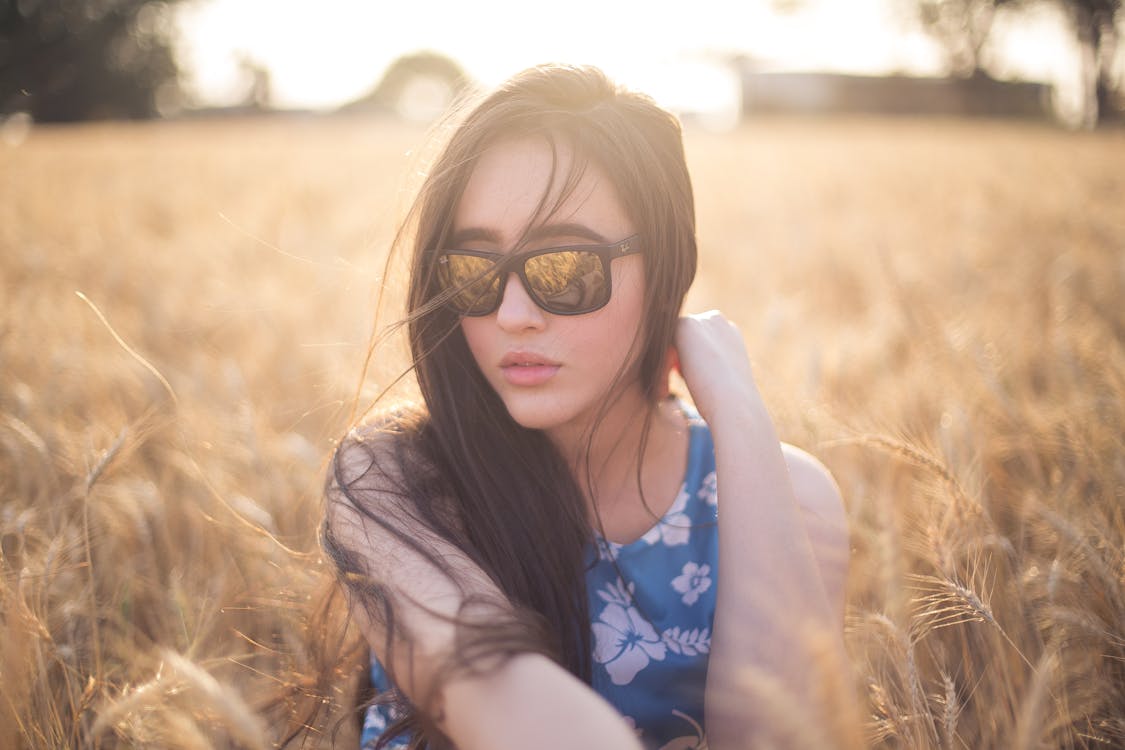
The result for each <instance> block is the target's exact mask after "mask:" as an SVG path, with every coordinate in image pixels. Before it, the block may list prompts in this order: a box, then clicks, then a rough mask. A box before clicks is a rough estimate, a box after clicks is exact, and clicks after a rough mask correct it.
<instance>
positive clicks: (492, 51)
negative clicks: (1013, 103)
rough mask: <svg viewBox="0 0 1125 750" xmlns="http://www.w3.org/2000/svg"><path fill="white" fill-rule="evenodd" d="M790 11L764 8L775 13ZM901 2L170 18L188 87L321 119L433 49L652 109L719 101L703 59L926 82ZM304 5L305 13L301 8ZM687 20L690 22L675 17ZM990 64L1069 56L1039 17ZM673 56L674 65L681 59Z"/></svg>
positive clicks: (1070, 69)
mask: <svg viewBox="0 0 1125 750" xmlns="http://www.w3.org/2000/svg"><path fill="white" fill-rule="evenodd" d="M778 5H789V6H797V10H792V11H789V12H785V11H778V10H776V9H775V6H778ZM909 6H910V3H909V2H908V0H798V1H797V2H793V0H790V2H788V3H779V2H777V1H776V0H774V2H770V0H678V1H677V2H669V1H667V0H647V1H646V2H642V1H640V0H567V2H566V3H565V4H558V7H556V8H552V7H551V6H550V5H547V4H536V5H531V4H528V3H526V2H513V1H512V0H471V1H469V2H466V1H465V0H454V1H443V2H438V1H435V0H414V1H411V0H405V1H404V2H396V3H388V2H384V1H383V0H319V1H318V2H316V3H311V2H308V0H189V2H187V3H185V4H183V5H182V6H179V7H178V8H177V10H176V13H177V17H176V18H177V22H178V26H179V28H180V31H181V35H182V40H181V48H180V56H181V60H182V62H183V63H184V66H185V67H186V69H187V70H188V74H189V91H190V92H192V93H193V95H194V96H195V98H196V99H197V100H198V101H199V102H201V103H204V104H213V105H220V104H231V103H234V102H236V101H238V100H239V99H240V98H241V97H242V96H243V95H244V94H245V91H246V88H247V79H246V74H245V73H244V72H241V71H240V67H239V60H251V61H253V62H254V63H256V64H259V65H262V66H264V67H265V68H267V69H268V70H269V72H270V75H271V84H272V93H273V103H274V104H275V105H277V106H282V107H302V108H331V107H334V106H337V105H339V104H342V103H344V102H346V101H349V100H351V99H354V98H357V97H358V96H360V95H362V94H363V93H365V92H366V91H369V90H370V89H371V88H373V87H374V85H375V84H377V83H378V81H379V78H380V76H381V75H382V73H383V71H384V70H385V69H386V67H387V66H388V65H389V64H390V63H391V62H392V61H394V60H395V59H396V58H397V57H399V56H401V55H403V54H408V53H411V52H416V51H420V50H432V51H437V52H441V53H444V54H446V55H448V56H450V57H452V58H453V59H454V60H456V61H457V62H458V63H460V64H461V65H462V67H464V68H465V70H466V71H467V72H468V73H469V74H470V75H472V76H473V77H474V78H476V79H477V80H478V81H480V82H481V83H483V84H485V85H489V84H493V83H497V82H499V81H501V80H503V79H504V78H505V77H507V76H508V75H511V74H512V73H514V72H516V71H518V70H520V69H522V68H524V67H527V66H529V65H533V64H536V63H540V62H546V61H565V62H576V63H593V64H596V65H600V66H601V67H603V68H604V69H605V70H606V71H607V72H608V73H610V74H611V75H612V76H613V77H615V78H617V79H618V80H620V81H622V82H624V83H626V84H630V85H633V86H635V87H637V88H640V89H642V90H645V91H647V92H648V93H650V94H652V95H653V96H654V97H655V98H656V99H658V100H663V103H666V104H673V105H674V104H675V103H676V101H675V100H677V99H680V100H682V99H685V98H693V99H695V100H697V101H701V102H712V103H713V104H714V106H727V105H728V104H729V102H728V101H726V99H728V98H729V96H730V91H729V87H730V86H733V81H732V80H728V81H724V80H723V78H722V76H721V75H720V74H718V73H717V72H716V71H717V67H716V66H715V65H714V64H713V63H712V62H710V61H714V60H716V59H718V57H720V56H722V55H725V54H732V53H742V54H748V55H750V56H751V57H752V58H753V59H755V60H756V61H758V62H759V63H760V64H761V65H762V66H763V68H766V69H775V70H820V71H837V72H849V73H861V74H883V73H890V72H901V73H908V74H914V75H941V74H943V73H944V72H945V71H944V67H943V66H944V58H943V56H942V53H941V50H940V48H939V47H938V46H937V45H936V44H935V43H934V42H933V41H932V40H931V39H930V38H929V37H927V36H926V35H925V34H924V33H923V32H922V31H921V30H919V29H918V28H916V25H913V24H911V23H910V20H909V19H910V16H909V10H908V9H909ZM313 8H315V12H312V11H311V9H313ZM688 9H690V12H688ZM994 37H995V39H996V43H995V44H994V45H993V46H992V48H991V49H990V55H991V59H992V60H993V66H992V69H993V70H995V71H996V72H997V73H999V74H1001V75H1003V76H1006V77H1013V78H1020V79H1024V80H1038V81H1044V82H1049V83H1055V84H1056V85H1058V86H1059V87H1060V88H1061V89H1062V90H1063V92H1064V93H1065V92H1066V91H1068V90H1069V89H1073V88H1074V87H1075V86H1076V85H1077V82H1078V77H1079V65H1078V57H1077V52H1076V50H1075V45H1074V43H1073V41H1072V40H1071V37H1070V35H1069V34H1068V32H1067V30H1066V28H1065V24H1064V22H1063V19H1062V17H1061V16H1060V14H1059V13H1058V12H1056V11H1053V10H1052V9H1050V8H1048V7H1045V6H1044V7H1042V8H1040V9H1038V10H1036V11H1033V12H1029V13H1024V14H1021V15H1019V16H1018V17H1017V16H1015V15H1012V16H1001V17H999V18H998V20H997V24H996V26H995V34H994ZM685 61H688V62H687V63H685Z"/></svg>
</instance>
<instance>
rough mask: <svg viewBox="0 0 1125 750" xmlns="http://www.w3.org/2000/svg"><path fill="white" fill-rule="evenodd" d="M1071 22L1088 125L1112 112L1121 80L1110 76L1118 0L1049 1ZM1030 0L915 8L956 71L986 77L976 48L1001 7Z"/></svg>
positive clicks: (955, 1) (925, 1)
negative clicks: (1079, 51) (1081, 71)
mask: <svg viewBox="0 0 1125 750" xmlns="http://www.w3.org/2000/svg"><path fill="white" fill-rule="evenodd" d="M1050 2H1053V3H1055V5H1056V6H1057V7H1060V8H1061V9H1062V10H1063V11H1064V13H1066V15H1067V18H1068V19H1069V20H1070V24H1071V29H1072V31H1073V33H1074V34H1075V36H1076V37H1077V39H1078V43H1079V45H1080V47H1081V49H1082V50H1083V61H1082V64H1083V69H1084V82H1085V87H1086V91H1085V97H1084V98H1085V101H1086V105H1085V116H1084V123H1083V124H1084V125H1086V126H1087V127H1093V126H1094V125H1096V124H1097V122H1098V118H1099V115H1101V116H1105V115H1106V114H1108V113H1110V112H1112V111H1113V103H1114V98H1115V96H1120V91H1121V83H1122V82H1121V81H1118V80H1116V79H1115V78H1114V67H1113V66H1114V55H1115V54H1116V51H1117V43H1118V23H1119V22H1121V21H1122V16H1123V11H1122V0H1050ZM1029 4H1030V0H916V1H915V3H914V8H915V10H916V12H917V17H918V18H919V20H921V22H922V25H923V26H924V27H925V29H926V30H927V31H928V32H930V34H931V35H933V36H934V38H935V39H937V40H938V41H939V42H940V43H941V44H942V46H943V47H944V48H945V50H946V52H947V54H948V56H949V65H950V70H951V71H952V72H953V73H954V74H955V75H962V76H983V75H987V73H986V71H985V70H984V69H983V66H982V61H981V54H980V53H981V49H982V48H983V47H984V44H985V42H987V41H988V36H989V33H990V32H991V30H992V22H993V20H994V18H995V16H996V12H997V11H998V10H999V9H1000V8H1002V7H1005V6H1007V7H1012V8H1016V7H1019V6H1020V5H1029Z"/></svg>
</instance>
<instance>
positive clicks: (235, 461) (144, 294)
mask: <svg viewBox="0 0 1125 750" xmlns="http://www.w3.org/2000/svg"><path fill="white" fill-rule="evenodd" d="M423 142H424V141H423V137H422V134H421V133H419V132H417V131H414V130H410V129H407V128H402V127H398V126H395V125H392V124H389V123H386V122H381V121H371V120H363V119H352V120H347V119H343V120H335V121H318V120H306V121H290V122H265V121H262V122H255V121H246V122H198V123H153V124H137V125H92V126H82V127H74V128H37V129H35V130H33V132H32V133H31V135H30V136H29V138H28V139H27V140H26V141H25V142H23V143H22V144H20V145H18V146H10V145H6V146H3V147H0V304H2V309H3V313H4V314H3V316H0V553H2V560H0V623H2V626H0V627H2V631H3V632H2V637H0V644H2V645H0V747H13V748H17V747H29V748H30V747H34V748H39V747H58V746H81V745H86V746H101V747H116V746H134V745H152V746H160V747H176V748H194V747H247V748H256V747H270V746H272V745H273V743H275V742H276V741H277V740H278V738H279V733H280V730H279V727H280V726H282V725H283V724H284V722H279V721H278V720H277V714H276V713H275V712H271V711H268V710H267V708H266V706H265V703H266V697H267V696H269V695H270V694H271V693H272V692H273V691H275V690H276V689H278V688H281V689H284V688H286V687H291V688H294V690H295V692H297V693H300V692H301V690H303V689H304V688H305V687H307V686H306V685H305V682H309V684H311V680H312V678H313V677H315V675H313V674H311V673H310V672H311V670H312V666H311V664H312V662H310V661H309V657H308V655H307V654H306V652H305V649H304V643H305V640H306V636H307V629H308V628H309V627H310V626H311V625H310V622H311V621H310V620H309V615H308V612H309V609H310V601H311V599H310V598H311V597H315V595H316V592H317V591H318V590H319V587H320V586H321V584H322V583H323V581H324V579H325V575H326V570H325V566H324V564H323V562H322V561H321V559H320V556H319V554H318V551H317V549H316V545H315V531H314V530H315V527H316V525H317V522H318V511H319V507H318V502H319V494H320V490H321V484H322V477H323V470H324V462H325V460H326V458H327V456H328V455H329V453H330V451H331V449H332V445H333V440H334V438H335V437H336V436H337V435H338V434H339V433H340V432H341V431H342V429H343V427H344V425H345V424H346V422H347V419H348V415H349V410H350V407H351V404H352V401H353V398H354V396H355V394H356V391H357V384H356V382H355V381H356V378H357V377H358V374H359V371H360V366H361V363H362V360H363V356H364V353H365V348H366V343H367V340H368V335H369V333H370V330H371V326H372V315H373V312H374V307H375V306H374V299H375V294H376V291H377V289H378V286H379V283H380V281H381V280H380V274H381V272H382V262H381V258H382V252H383V249H384V248H385V246H386V243H387V241H388V239H389V237H390V235H391V233H392V232H393V230H394V226H395V221H396V219H397V217H398V216H399V215H400V214H401V210H402V208H403V207H404V206H405V204H406V202H407V198H408V195H407V193H406V192H405V190H406V189H407V188H408V187H409V185H410V184H411V181H412V175H411V170H412V169H413V164H414V160H413V159H412V158H411V157H410V156H409V155H408V153H407V152H408V151H410V150H412V149H416V148H418V147H420V146H421V145H422V144H423ZM687 148H688V156H689V161H690V163H691V168H692V173H693V175H694V179H695V186H696V191H697V206H698V215H699V236H700V241H701V248H702V259H701V268H700V275H699V278H698V282H697V285H696V287H695V289H694V290H693V292H692V293H691V295H690V296H689V307H690V308H691V309H693V310H699V309H705V308H709V307H718V308H720V309H723V310H724V311H725V312H726V313H727V314H728V315H729V316H730V317H732V318H733V319H734V320H736V321H737V322H738V323H739V324H740V326H741V327H742V329H743V332H744V333H745V335H746V338H747V342H748V345H749V348H750V350H751V353H752V356H753V359H754V364H755V372H756V375H757V377H758V378H759V381H760V385H761V387H762V389H763V392H764V393H765V395H766V397H767V402H768V403H769V404H770V406H771V409H772V410H773V412H774V415H775V419H776V421H777V422H778V425H779V429H780V431H781V433H782V435H783V437H784V438H785V439H787V440H789V441H791V442H794V443H797V444H798V445H801V446H803V447H806V448H808V449H810V450H812V451H813V452H814V453H816V454H817V455H819V456H820V457H821V458H822V459H823V460H824V461H825V462H826V463H827V464H828V465H829V467H830V468H831V469H832V470H833V472H834V474H835V475H836V477H837V479H838V481H839V482H840V484H841V487H842V489H843V491H844V495H845V498H846V501H847V505H848V512H849V516H850V521H851V532H852V544H853V556H852V569H851V576H850V579H849V592H848V632H847V638H848V645H849V650H850V652H851V656H852V659H853V663H854V671H855V677H856V686H857V692H858V693H859V695H860V697H861V704H862V707H863V708H862V712H861V715H860V716H859V717H852V718H856V719H857V720H858V721H860V722H861V723H862V725H863V728H864V732H865V741H864V743H863V744H864V745H866V746H870V747H876V748H897V747H911V748H1042V747H1051V748H1055V747H1058V748H1074V747H1082V748H1085V747H1089V748H1103V747H1105V748H1108V747H1119V746H1122V745H1123V744H1125V719H1122V717H1123V716H1125V305H1122V304H1121V300H1122V299H1123V298H1125V260H1123V259H1125V210H1123V209H1122V208H1121V207H1122V206H1125V134H1123V133H1121V132H1113V131H1107V132H1100V133H1082V134H1074V133H1066V132H1061V131H1058V130H1054V129H1050V128H1046V127H1040V126H1034V125H1023V124H1011V123H995V122H976V123H967V122H958V121H931V120H907V119H902V120H825V121H816V120H783V119H779V120H764V121H761V122H755V123H752V124H749V125H747V126H746V127H744V128H743V129H741V130H739V131H738V132H736V133H733V134H726V135H715V134H707V133H700V132H690V133H689V135H688V138H687ZM79 293H80V294H79ZM399 364H400V363H399V362H395V361H390V360H386V359H381V360H379V361H377V362H375V366H374V368H373V371H372V374H371V377H370V378H369V381H368V382H367V383H366V384H365V385H364V386H363V388H362V392H363V395H364V396H365V395H369V394H370V393H371V392H373V391H374V390H376V389H377V388H378V387H380V386H381V385H385V384H386V383H387V382H389V380H390V379H391V378H392V377H393V376H394V375H395V374H396V372H397V370H396V366H397V365H399ZM361 400H362V398H361ZM358 663H359V662H358V661H357V660H355V659H353V660H352V661H351V662H348V663H346V664H343V665H342V666H341V667H340V671H339V672H338V673H336V674H330V675H326V676H324V677H325V680H324V681H323V682H324V684H325V685H329V686H331V690H328V691H327V692H325V693H324V695H323V697H324V698H326V699H327V700H328V701H329V705H330V706H333V707H334V712H333V714H332V715H333V717H341V716H346V715H347V711H348V707H349V706H350V703H351V701H353V700H354V696H353V694H352V690H353V688H354V681H355V678H356V677H357V675H358V674H359V671H357V666H358ZM301 677H304V678H308V679H307V680H305V681H302V680H301V679H300V678H301ZM302 686H304V687H302ZM317 695H318V697H320V694H319V693H318V694H317ZM775 702H777V703H778V706H777V710H778V712H781V713H783V712H785V711H789V712H790V713H791V716H790V717H789V718H790V722H789V723H790V724H791V725H792V726H793V727H794V732H797V731H805V732H811V733H812V734H815V731H814V730H813V729H811V728H808V727H801V726H800V722H799V721H798V720H799V718H800V710H801V708H800V705H799V704H797V703H793V702H792V701H790V703H789V704H786V703H785V701H784V700H781V699H779V698H776V696H775ZM282 711H283V713H284V707H283V709H282ZM334 721H335V719H333V720H332V721H326V722H324V723H323V724H322V725H321V726H318V727H316V728H313V729H309V730H307V731H305V732H304V733H303V737H304V738H306V739H308V740H309V741H310V742H311V743H312V744H318V743H319V744H327V743H328V742H329V741H331V740H332V739H333V737H334V738H335V739H336V740H337V741H338V742H339V744H341V745H347V744H348V742H349V741H351V740H350V739H349V732H351V731H352V727H351V724H350V722H347V721H345V722H344V723H343V724H340V725H338V726H335V724H334ZM845 723H846V722H845ZM333 728H335V729H336V731H337V734H335V735H332V734H331V733H330V732H331V730H333ZM795 736H796V735H795ZM807 736H812V735H811V734H809V735H807ZM829 736H833V735H829ZM835 736H839V735H835Z"/></svg>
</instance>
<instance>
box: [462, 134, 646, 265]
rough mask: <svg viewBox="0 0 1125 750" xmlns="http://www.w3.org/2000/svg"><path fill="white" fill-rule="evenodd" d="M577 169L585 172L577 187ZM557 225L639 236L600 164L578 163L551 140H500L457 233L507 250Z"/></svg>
mask: <svg viewBox="0 0 1125 750" xmlns="http://www.w3.org/2000/svg"><path fill="white" fill-rule="evenodd" d="M575 167H580V168H581V169H582V172H581V177H580V178H579V179H578V180H577V182H576V183H575V182H572V179H573V178H572V174H573V172H574V169H575ZM568 183H569V184H568ZM564 192H565V195H564ZM560 198H562V200H561V202H560ZM556 224H557V225H561V224H577V225H580V226H583V227H586V228H588V229H590V230H592V232H594V233H596V234H599V235H601V236H603V237H606V238H608V239H609V240H618V239H621V238H622V237H627V236H628V235H630V234H633V233H634V232H633V225H632V222H631V221H630V220H629V217H628V215H627V214H626V211H625V207H624V206H623V205H622V203H621V200H620V197H619V196H618V194H617V189H616V188H615V187H614V185H613V182H612V181H611V180H610V179H609V177H608V175H606V173H605V171H604V170H603V169H602V168H601V167H600V166H599V165H598V164H597V163H595V162H593V161H587V162H586V163H585V164H583V163H582V162H581V160H577V161H576V155H575V153H574V151H573V149H571V148H570V147H569V146H568V145H566V144H564V143H555V144H554V149H553V150H552V145H551V143H550V142H548V141H547V140H546V139H545V138H531V137H529V138H519V139H512V140H503V141H500V142H498V143H496V144H494V145H493V146H491V147H489V148H488V149H487V150H486V151H485V152H484V153H483V154H481V156H480V158H479V159H478V160H477V163H476V165H475V167H474V168H473V171H472V173H471V175H470V177H469V180H468V182H467V183H466V185H465V190H464V192H462V194H461V198H460V200H459V201H458V204H457V208H456V210H455V213H454V217H453V231H454V233H455V234H466V235H471V236H488V237H491V238H492V241H493V242H494V243H495V244H497V245H499V246H500V247H501V248H511V247H513V246H514V245H515V244H517V243H518V242H519V241H520V239H521V238H523V237H524V236H525V235H526V234H527V233H528V231H529V230H531V229H539V228H549V227H550V226H552V225H556ZM536 234H542V233H541V232H536ZM548 234H549V233H548ZM564 235H565V233H563V234H560V235H559V237H558V238H559V239H566V238H567V237H566V236H564Z"/></svg>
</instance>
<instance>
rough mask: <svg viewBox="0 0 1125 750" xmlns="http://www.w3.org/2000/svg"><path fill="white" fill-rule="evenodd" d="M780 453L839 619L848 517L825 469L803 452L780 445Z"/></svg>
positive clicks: (847, 549)
mask: <svg viewBox="0 0 1125 750" xmlns="http://www.w3.org/2000/svg"><path fill="white" fill-rule="evenodd" d="M781 453H782V455H783V456H784V457H785V463H786V465H787V466H788V468H789V480H790V482H792V484H793V495H794V496H795V498H796V500H797V504H798V505H799V506H800V507H801V511H802V515H803V517H804V521H805V530H806V532H807V533H808V537H809V542H810V543H811V544H812V547H813V554H814V555H816V559H817V563H818V565H819V566H820V572H821V579H822V580H823V581H824V588H825V593H826V594H827V595H828V600H829V602H830V603H832V605H833V606H834V607H835V609H836V611H837V612H838V613H839V614H840V616H841V617H842V616H843V611H844V597H845V588H846V585H847V577H848V562H849V558H850V543H849V541H848V516H847V511H846V510H845V508H844V500H843V497H842V496H841V494H840V488H839V486H838V485H837V484H836V480H835V479H833V478H832V474H831V473H830V472H829V471H828V468H827V467H825V465H824V464H822V463H821V462H820V461H818V460H817V459H816V458H815V457H814V456H812V455H811V454H809V453H807V452H806V451H803V450H801V449H800V448H797V447H795V446H792V445H788V444H786V443H782V445H781Z"/></svg>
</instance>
